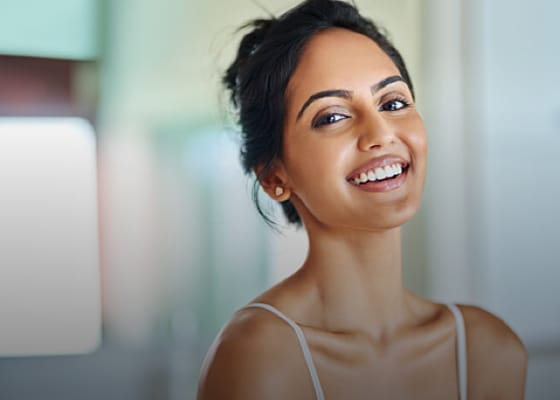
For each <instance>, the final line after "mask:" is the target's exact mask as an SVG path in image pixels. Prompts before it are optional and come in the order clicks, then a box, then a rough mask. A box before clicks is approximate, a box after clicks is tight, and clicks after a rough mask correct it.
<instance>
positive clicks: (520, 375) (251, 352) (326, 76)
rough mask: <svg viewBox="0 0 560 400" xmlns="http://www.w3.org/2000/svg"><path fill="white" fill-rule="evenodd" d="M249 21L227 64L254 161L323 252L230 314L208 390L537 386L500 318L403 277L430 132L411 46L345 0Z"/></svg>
mask: <svg viewBox="0 0 560 400" xmlns="http://www.w3.org/2000/svg"><path fill="white" fill-rule="evenodd" d="M250 26H251V27H252V31H251V32H249V33H248V34H247V35H246V36H245V37H244V38H243V40H242V42H241V45H240V48H239V52H238V55H237V58H236V60H235V61H234V63H233V64H232V65H231V66H230V68H229V69H228V71H227V73H226V75H225V77H224V82H225V84H226V86H227V88H228V89H229V90H230V91H231V98H232V101H233V104H234V105H235V106H236V107H237V110H238V112H239V124H240V126H241V129H242V139H243V146H242V150H241V154H242V160H243V164H244V167H245V169H246V171H247V172H251V171H254V172H255V173H256V176H257V182H258V184H260V185H261V186H262V188H263V189H264V190H265V191H266V192H267V193H268V195H269V196H270V197H272V198H273V199H275V200H276V201H278V202H281V204H282V207H283V210H284V212H285V214H286V216H287V218H288V220H289V221H290V222H291V223H294V224H301V225H303V226H304V227H305V230H306V232H307V234H308V238H309V252H308V255H307V258H306V260H305V262H304V264H303V265H302V266H301V267H300V268H299V269H298V270H297V272H296V273H294V274H293V275H292V276H290V277H288V278H287V279H286V280H284V281H282V282H281V283H279V284H277V285H276V286H274V287H273V288H271V289H269V290H268V291H266V292H265V293H263V294H262V295H261V296H259V297H258V298H257V299H255V300H254V301H253V302H252V303H250V304H249V305H248V306H246V307H244V308H243V309H241V310H239V311H238V312H237V313H236V314H235V315H234V316H233V317H232V319H231V320H230V321H229V323H228V324H227V325H226V326H225V327H224V329H223V330H222V331H221V333H220V334H219V336H218V338H217V339H216V340H215V342H214V344H213V346H212V348H211V349H210V350H209V353H208V356H207V358H206V360H205V363H204V365H203V368H202V375H201V380H200V385H199V393H198V399H199V400H215V399H243V400H247V399H267V400H273V399H324V398H327V399H430V400H436V399H445V400H449V399H460V400H466V399H467V396H468V398H469V399H508V400H514V399H522V398H523V392H524V381H525V370H526V363H527V355H526V352H525V349H524V347H523V345H522V343H521V342H520V340H519V339H518V338H517V336H516V335H515V334H514V333H513V332H512V331H511V330H510V329H509V328H508V327H507V326H506V325H505V324H504V323H503V322H502V321H501V320H500V319H498V318H496V317H495V316H493V315H491V314H489V313H488V312H486V311H483V310H481V309H479V308H476V307H471V306H464V305H461V306H456V305H444V304H438V303H434V302H431V301H429V300H426V299H423V298H420V297H418V296H416V295H414V294H412V293H410V292H408V291H407V290H406V289H405V288H404V287H403V284H402V267H401V226H402V225H403V224H404V223H405V222H407V221H408V220H409V219H410V218H412V216H413V215H414V214H415V212H416V211H417V210H418V208H419V205H420V201H421V197H422V190H423V185H424V176H425V171H426V133H425V130H424V125H423V123H422V120H421V118H420V115H419V114H418V112H417V110H416V108H415V106H414V93H413V88H412V83H411V81H410V78H409V75H408V73H407V70H406V67H405V64H404V62H403V60H402V58H401V56H400V54H399V53H398V51H397V50H396V49H395V48H394V47H393V46H392V45H391V43H390V42H389V41H388V40H387V39H386V38H385V37H384V36H383V35H382V34H381V33H380V32H379V31H378V29H377V28H376V26H375V25H374V24H373V23H372V22H371V21H369V20H368V19H365V18H364V17H362V16H361V15H360V14H359V13H358V11H357V10H356V8H355V7H353V6H351V5H350V4H347V3H345V2H341V1H332V0H308V1H305V2H303V3H301V4H300V5H298V6H297V7H295V8H293V9H291V10H290V11H288V12H287V13H285V14H283V15H282V16H280V17H279V18H272V19H269V20H257V21H254V22H253V23H252V24H251V25H250ZM442 112H444V110H443V111H442ZM257 206H258V202H257ZM258 209H259V212H261V214H263V212H262V210H261V209H260V208H259V207H258Z"/></svg>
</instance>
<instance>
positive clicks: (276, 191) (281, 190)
mask: <svg viewBox="0 0 560 400" xmlns="http://www.w3.org/2000/svg"><path fill="white" fill-rule="evenodd" d="M274 194H275V195H276V197H279V196H282V195H283V194H284V188H283V187H282V186H276V189H274Z"/></svg>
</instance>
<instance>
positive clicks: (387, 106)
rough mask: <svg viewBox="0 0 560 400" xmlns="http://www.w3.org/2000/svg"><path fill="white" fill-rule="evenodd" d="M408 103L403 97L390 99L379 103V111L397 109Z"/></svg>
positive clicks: (404, 106) (406, 105)
mask: <svg viewBox="0 0 560 400" xmlns="http://www.w3.org/2000/svg"><path fill="white" fill-rule="evenodd" d="M409 105H410V103H408V102H407V101H406V100H405V99H398V98H397V99H392V100H389V101H388V102H386V103H383V104H382V105H381V107H380V108H381V111H399V110H402V109H403V108H406V107H408V106H409Z"/></svg>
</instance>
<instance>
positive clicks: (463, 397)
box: [447, 304, 467, 400]
mask: <svg viewBox="0 0 560 400" xmlns="http://www.w3.org/2000/svg"><path fill="white" fill-rule="evenodd" d="M447 307H448V308H449V310H450V311H451V313H452V314H453V317H454V318H455V326H456V332H457V374H458V376H459V400H467V335H466V329H465V321H464V319H463V314H462V313H461V310H460V309H459V307H457V305H455V304H447Z"/></svg>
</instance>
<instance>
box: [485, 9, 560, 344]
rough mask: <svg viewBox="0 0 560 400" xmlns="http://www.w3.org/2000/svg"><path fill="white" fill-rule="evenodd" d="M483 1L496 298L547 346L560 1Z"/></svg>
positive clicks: (557, 319) (558, 279)
mask: <svg viewBox="0 0 560 400" xmlns="http://www.w3.org/2000/svg"><path fill="white" fill-rule="evenodd" d="M483 7H484V16H485V26H484V31H485V36H484V43H483V46H484V47H483V48H484V57H483V59H484V75H485V76H484V85H483V90H484V97H483V98H482V100H483V101H484V107H485V110H486V111H485V121H484V133H485V134H486V141H485V143H486V145H487V150H488V159H487V161H486V164H487V165H488V168H487V170H486V171H485V173H484V179H485V180H484V185H485V186H484V187H485V192H486V195H487V197H486V199H487V200H486V207H487V215H488V216H489V220H488V221H487V228H488V232H487V238H488V246H487V247H488V265H487V268H488V269H489V270H488V271H487V272H488V278H489V279H490V282H491V285H489V286H488V287H489V288H491V293H489V298H490V299H491V302H492V304H493V307H494V309H495V311H496V312H498V313H499V314H500V315H502V316H504V317H505V318H506V320H507V321H508V322H510V323H511V325H512V326H513V327H514V328H515V329H516V330H517V331H518V333H520V334H521V336H522V337H523V338H524V339H525V341H526V342H527V344H528V345H529V347H530V348H531V347H533V346H537V347H543V346H546V344H547V343H548V344H550V343H552V342H555V343H556V344H557V343H559V342H560V296H559V295H558V287H559V285H560V235H559V234H558V227H559V226H560V210H559V208H558V207H559V204H560V178H559V176H560V164H559V163H558V160H557V159H558V149H560V96H559V95H558V89H559V88H560V79H559V77H558V71H560V55H559V53H558V51H557V49H558V44H557V38H558V37H560V26H559V25H558V22H557V16H558V15H559V14H560V3H558V2H552V1H545V0H536V1H532V2H516V3H515V4H514V3H512V2H509V1H506V0H498V1H491V2H484V6H483Z"/></svg>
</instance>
